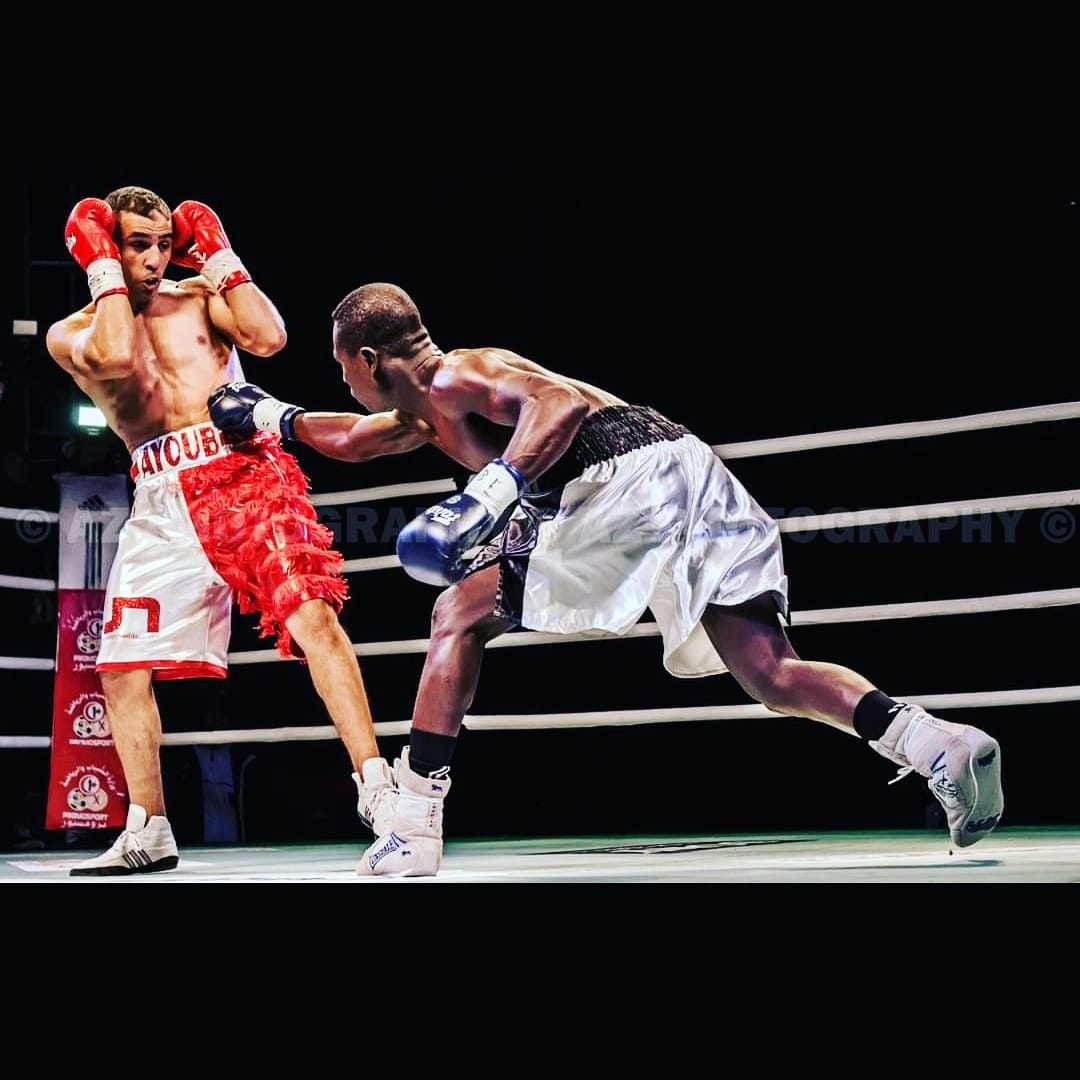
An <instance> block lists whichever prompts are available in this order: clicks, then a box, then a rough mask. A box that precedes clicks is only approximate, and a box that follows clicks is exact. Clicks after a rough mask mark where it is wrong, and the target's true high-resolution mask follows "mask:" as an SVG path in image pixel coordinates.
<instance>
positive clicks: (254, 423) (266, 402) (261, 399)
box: [206, 382, 306, 439]
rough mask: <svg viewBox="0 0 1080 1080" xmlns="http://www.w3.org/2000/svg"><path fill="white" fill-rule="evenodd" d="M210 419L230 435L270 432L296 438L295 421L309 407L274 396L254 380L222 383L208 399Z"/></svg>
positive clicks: (286, 437)
mask: <svg viewBox="0 0 1080 1080" xmlns="http://www.w3.org/2000/svg"><path fill="white" fill-rule="evenodd" d="M206 404H207V406H208V407H209V409H210V419H211V420H213V422H214V423H215V424H216V425H217V426H218V427H219V428H220V429H221V430H222V431H224V432H226V433H227V434H229V435H254V434H255V433H256V432H257V431H270V432H273V434H275V435H280V436H281V437H282V438H283V439H294V438H296V436H295V435H294V434H293V423H294V422H295V420H296V418H297V417H298V416H299V415H300V414H301V413H302V412H305V411H306V410H304V409H301V408H300V406H299V405H289V404H288V403H287V402H284V401H278V400H277V398H275V397H271V396H270V395H269V394H268V393H267V392H266V391H265V390H263V389H261V388H260V387H258V386H255V385H254V384H253V383H244V382H234V383H229V384H228V385H226V386H219V387H218V388H217V389H216V390H215V391H214V392H213V393H212V394H211V395H210V397H209V398H208V399H207V402H206Z"/></svg>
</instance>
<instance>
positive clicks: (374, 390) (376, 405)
mask: <svg viewBox="0 0 1080 1080" xmlns="http://www.w3.org/2000/svg"><path fill="white" fill-rule="evenodd" d="M334 359H335V360H336V361H337V362H338V366H339V367H340V368H341V377H342V381H343V382H344V383H345V385H346V386H348V388H349V393H350V394H352V396H353V398H354V399H355V400H356V401H359V402H360V404H361V405H363V406H364V407H365V408H367V409H370V410H372V411H379V410H382V409H387V408H391V407H392V406H391V405H390V403H389V402H388V401H387V398H386V395H385V394H384V393H383V391H382V390H381V389H380V387H379V385H378V384H377V382H376V379H375V374H374V368H373V367H372V365H371V364H369V363H368V362H367V360H366V359H365V358H364V356H363V354H362V353H357V354H356V355H355V356H349V355H348V354H347V353H346V352H345V350H344V349H343V348H341V346H340V345H338V343H337V334H336V333H335V334H334Z"/></svg>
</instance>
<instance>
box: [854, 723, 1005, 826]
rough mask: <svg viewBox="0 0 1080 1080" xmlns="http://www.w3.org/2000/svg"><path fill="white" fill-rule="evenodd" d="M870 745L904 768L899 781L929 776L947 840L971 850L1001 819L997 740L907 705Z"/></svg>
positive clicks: (967, 726) (1002, 799) (981, 732)
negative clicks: (942, 813) (945, 824)
mask: <svg viewBox="0 0 1080 1080" xmlns="http://www.w3.org/2000/svg"><path fill="white" fill-rule="evenodd" d="M870 745H871V746H872V747H873V748H874V749H875V750H876V751H877V752H878V753H879V754H881V755H882V756H883V757H887V758H888V759H889V760H890V761H894V762H896V764H897V765H900V766H901V769H900V773H899V775H898V776H897V777H896V779H897V780H899V779H901V778H902V777H904V776H907V774H908V773H910V772H912V771H914V772H917V773H918V774H919V775H920V776H925V777H926V783H927V787H929V789H930V792H931V794H932V795H933V796H934V798H935V799H937V801H938V802H939V803H941V805H942V807H943V808H944V810H945V817H946V820H947V821H948V824H949V836H950V837H951V838H952V842H953V843H954V844H955V845H956V846H957V847H970V846H971V845H972V844H975V843H978V841H980V840H982V839H983V837H985V836H988V835H989V834H990V832H991V830H993V828H994V827H995V826H996V825H997V823H998V822H999V821H1000V820H1001V814H1002V811H1003V810H1004V809H1005V796H1004V793H1003V791H1002V788H1001V747H1000V746H999V745H998V742H997V740H996V739H994V738H992V737H991V736H990V735H987V734H986V732H985V731H980V730H979V729H978V728H976V727H971V726H970V725H968V724H952V723H949V722H948V721H947V720H940V719H938V717H936V716H931V715H930V713H928V712H926V710H925V709H921V708H920V707H919V706H918V705H905V706H903V707H902V708H901V709H900V710H899V711H898V712H897V713H896V716H895V717H893V720H892V722H891V723H890V724H889V726H888V728H887V729H886V730H885V734H884V735H882V736H881V738H880V739H878V740H877V741H871V743H870Z"/></svg>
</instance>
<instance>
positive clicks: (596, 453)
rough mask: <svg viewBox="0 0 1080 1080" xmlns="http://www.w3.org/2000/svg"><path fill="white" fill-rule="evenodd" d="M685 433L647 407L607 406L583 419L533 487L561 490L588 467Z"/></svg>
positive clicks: (680, 425) (684, 430) (687, 432)
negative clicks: (566, 445) (567, 445)
mask: <svg viewBox="0 0 1080 1080" xmlns="http://www.w3.org/2000/svg"><path fill="white" fill-rule="evenodd" d="M689 434H690V431H689V429H688V428H685V427H683V426H682V424H676V423H675V422H674V421H672V420H669V419H668V418H667V417H666V416H663V415H661V414H660V413H658V412H657V411H656V410H655V409H652V408H650V407H649V406H648V405H609V406H607V407H606V408H603V409H597V410H596V412H594V413H590V414H589V415H588V416H587V417H585V420H584V421H583V422H582V425H581V427H579V428H578V430H577V434H576V435H575V436H574V439H573V442H571V443H570V446H569V447H568V448H567V451H566V453H565V454H563V456H562V457H561V458H559V460H558V461H557V462H555V464H554V465H552V467H551V468H550V469H548V471H547V472H546V473H544V475H543V476H541V477H540V478H539V479H538V480H537V481H536V482H535V484H534V485H533V486H534V487H536V488H538V489H540V490H545V491H547V490H551V489H552V488H555V487H562V486H563V485H564V484H566V483H568V482H569V481H571V480H573V479H574V477H575V476H580V475H581V474H582V473H583V472H584V471H585V470H586V469H587V468H588V467H589V466H590V465H598V464H599V463H600V462H601V461H609V460H610V459H611V458H614V457H618V456H619V455H620V454H628V453H629V452H630V451H631V450H638V449H640V448H641V447H643V446H651V445H652V444H653V443H658V442H674V441H675V440H676V439H681V438H682V437H683V436H684V435H689Z"/></svg>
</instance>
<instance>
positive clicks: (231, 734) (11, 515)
mask: <svg viewBox="0 0 1080 1080" xmlns="http://www.w3.org/2000/svg"><path fill="white" fill-rule="evenodd" d="M1077 417H1080V402H1065V403H1060V404H1054V405H1043V406H1035V407H1031V408H1023V409H1010V410H1003V411H999V412H989V413H978V414H973V415H969V416H961V417H954V418H951V419H943V420H932V421H914V422H910V423H902V424H886V425H878V426H875V427H867V428H850V429H844V430H838V431H831V432H818V433H813V434H807V435H795V436H787V437H782V438H775V439H762V440H755V441H751V442H742V443H731V444H726V445H723V444H722V445H717V446H714V447H713V449H714V451H715V452H716V453H717V454H718V455H719V456H720V457H721V458H724V459H725V460H728V459H733V458H740V457H742V458H746V457H754V456H762V455H768V454H782V453H792V452H795V451H802V450H810V449H820V448H826V447H835V446H847V445H855V444H862V443H869V442H880V441H886V440H899V439H912V438H921V437H927V436H934V435H946V434H954V433H958V432H968V431H977V430H986V429H990V428H1000V427H1007V426H1013V425H1019V424H1030V423H1038V422H1044V421H1053V420H1066V419H1074V418H1077ZM456 490H457V485H456V484H455V483H454V482H453V481H452V480H449V479H447V480H434V481H423V482H419V483H409V484H394V485H386V486H382V487H372V488H362V489H357V490H353V491H341V492H330V493H324V494H321V495H315V496H313V497H312V502H313V503H314V504H315V505H316V506H326V505H342V504H349V503H355V502H377V501H380V500H385V499H394V498H403V497H408V496H431V495H440V494H443V493H445V492H453V491H456ZM1076 505H1080V490H1077V489H1073V490H1067V491H1055V492H1041V493H1033V494H1029V495H1018V496H1004V497H1000V498H989V499H971V500H962V501H951V502H942V503H928V504H924V505H916V506H902V507H891V508H879V509H871V510H860V511H844V512H839V513H834V514H820V515H812V516H811V515H806V516H796V517H790V518H781V519H779V520H778V525H779V528H780V531H781V532H784V533H798V532H809V531H825V530H829V529H842V528H851V527H868V528H872V527H874V526H878V525H885V524H893V523H897V522H904V521H918V520H928V519H934V518H951V517H963V516H972V515H978V514H989V513H1002V512H1009V511H1023V510H1032V509H1047V508H1058V507H1066V506H1076ZM28 513H29V514H33V515H34V520H35V521H36V522H46V521H49V522H56V521H58V519H59V515H58V514H55V513H50V512H47V511H41V510H29V511H28V510H26V509H21V510H20V509H12V508H9V507H0V520H3V519H7V520H15V521H21V520H25V516H26V515H27V514H28ZM398 566H400V563H399V561H398V558H397V556H396V555H385V556H376V557H374V558H365V559H352V560H346V561H345V563H344V566H343V569H344V570H345V572H346V573H360V572H366V571H374V570H385V569H392V568H395V567H398ZM0 588H15V589H36V590H41V591H54V590H55V589H56V582H55V581H52V580H49V579H46V578H27V577H15V576H9V575H0ZM1078 603H1080V588H1071V589H1070V588H1067V589H1052V590H1043V591H1038V592H1025V593H1012V594H1005V595H998V596H982V597H970V598H964V599H954V600H941V601H920V602H915V603H899V604H877V605H863V606H859V607H846V608H827V609H822V610H818V611H804V612H801V613H800V612H794V613H793V614H792V618H791V623H792V625H793V626H823V625H838V624H842V623H855V622H869V621H875V620H886V619H888V620H891V619H911V618H925V617H934V616H943V615H970V614H985V613H990V612H1001V611H1017V610H1032V609H1037V608H1046V607H1062V606H1068V605H1075V604H1078ZM658 633H659V631H658V629H657V627H656V624H655V623H644V622H643V623H639V624H638V625H637V626H635V627H632V628H631V630H630V631H628V632H627V633H626V634H622V635H610V634H550V633H539V632H536V631H526V630H522V631H518V632H516V633H512V634H507V635H503V636H502V637H499V638H496V639H495V640H494V641H492V642H490V643H489V644H488V646H487V648H488V649H496V648H513V647H518V646H526V645H553V644H568V643H571V642H584V641H611V640H620V639H621V638H628V637H649V636H656V635H657V634H658ZM428 644H429V640H428V639H427V638H414V639H405V640H398V641H385V642H368V643H362V644H355V643H354V645H353V649H354V651H355V652H356V654H357V655H358V656H361V657H363V656H386V655H403V654H409V653H415V654H423V653H426V652H427V650H428ZM280 660H281V658H280V657H279V656H278V655H277V653H276V651H275V650H274V649H257V650H249V651H242V652H233V653H230V654H229V663H230V666H232V665H243V664H255V663H270V662H277V661H280ZM54 666H55V665H54V661H53V660H50V659H37V658H25V657H0V668H6V669H11V670H34V671H51V670H53V668H54ZM900 696H901V697H907V698H908V699H910V700H916V701H918V702H919V703H920V704H921V705H923V706H924V707H925V708H928V709H965V708H985V707H993V706H1009V705H1031V704H1050V703H1058V702H1067V701H1077V700H1080V686H1056V687H1041V688H1030V689H1025V690H999V691H994V690H991V691H981V692H974V693H953V694H922V695H920V694H910V695H900ZM780 715H782V714H780V713H774V712H773V711H772V710H770V709H768V708H766V707H765V706H763V705H727V706H715V707H714V706H702V707H692V708H670V709H631V710H621V711H604V712H583V713H557V714H519V715H506V716H494V715H489V716H483V717H479V716H477V717H474V716H466V717H465V721H464V722H465V726H466V727H468V728H470V729H472V730H486V731H494V730H539V729H556V728H559V729H564V728H572V727H590V726H606V725H614V726H620V725H629V724H656V723H673V722H683V721H692V720H726V719H744V718H753V717H766V716H780ZM375 730H376V733H377V734H379V735H404V734H407V733H408V730H409V721H382V722H377V723H376V724H375ZM334 738H337V730H336V729H335V728H334V727H333V726H332V725H319V726H304V727H279V728H269V729H246V730H240V731H199V732H188V733H171V734H166V735H164V737H163V742H164V744H165V745H173V746H175V745H194V744H219V743H232V742H287V741H297V740H300V741H302V740H322V739H334ZM50 743H51V738H50V737H49V736H0V748H5V747H7V748H31V747H47V746H49V745H50Z"/></svg>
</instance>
